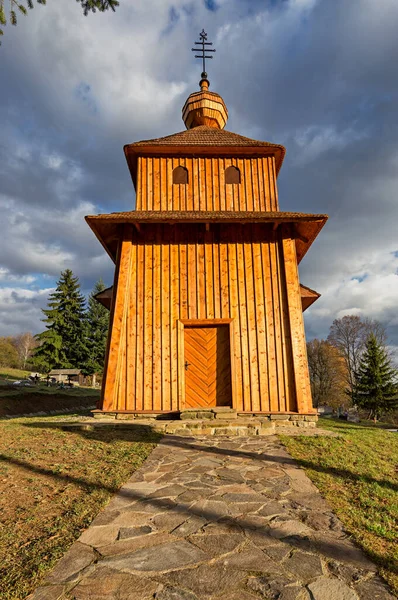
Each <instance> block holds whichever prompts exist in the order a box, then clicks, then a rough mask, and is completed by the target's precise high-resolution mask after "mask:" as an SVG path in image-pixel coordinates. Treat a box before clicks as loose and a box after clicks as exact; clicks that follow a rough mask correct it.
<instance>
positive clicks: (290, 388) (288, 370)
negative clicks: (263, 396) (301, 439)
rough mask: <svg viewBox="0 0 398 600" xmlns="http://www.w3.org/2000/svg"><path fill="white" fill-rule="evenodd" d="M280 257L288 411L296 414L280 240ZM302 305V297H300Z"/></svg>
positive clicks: (280, 241)
mask: <svg viewBox="0 0 398 600" xmlns="http://www.w3.org/2000/svg"><path fill="white" fill-rule="evenodd" d="M278 256H279V265H280V266H279V271H280V277H279V298H280V305H281V328H282V352H283V368H284V374H285V376H284V380H285V393H286V410H287V411H293V412H295V411H296V410H297V401H296V390H295V384H294V368H293V360H292V358H293V357H292V347H291V336H290V323H289V306H288V300H287V290H286V274H285V268H284V252H283V243H282V240H281V239H279V240H278ZM300 305H301V297H300Z"/></svg>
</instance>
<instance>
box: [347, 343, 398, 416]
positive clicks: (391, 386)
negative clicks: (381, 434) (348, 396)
mask: <svg viewBox="0 0 398 600" xmlns="http://www.w3.org/2000/svg"><path fill="white" fill-rule="evenodd" d="M396 376H397V372H396V370H395V369H394V368H393V367H392V365H391V360H390V358H389V357H388V355H387V352H386V350H385V348H384V347H383V345H382V344H381V343H380V342H378V341H377V339H376V337H375V335H374V334H371V335H370V336H369V339H368V341H367V343H366V348H365V352H364V353H363V356H362V359H361V361H360V364H359V368H358V371H357V373H356V385H355V388H354V401H355V403H356V404H357V405H358V406H359V407H362V408H365V409H367V410H369V418H371V417H373V419H374V420H375V421H376V420H377V419H379V418H380V415H381V414H382V413H385V412H388V411H390V410H393V409H394V408H396V407H397V406H398V396H397V394H398V386H397V381H396Z"/></svg>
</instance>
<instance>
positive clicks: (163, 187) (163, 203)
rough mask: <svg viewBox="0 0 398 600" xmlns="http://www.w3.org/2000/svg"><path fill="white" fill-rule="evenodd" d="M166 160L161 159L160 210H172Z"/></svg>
mask: <svg viewBox="0 0 398 600" xmlns="http://www.w3.org/2000/svg"><path fill="white" fill-rule="evenodd" d="M166 160H167V159H166V158H160V159H159V192H158V193H159V207H160V210H170V208H169V204H168V198H167V181H166Z"/></svg>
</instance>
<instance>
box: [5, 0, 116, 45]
mask: <svg viewBox="0 0 398 600" xmlns="http://www.w3.org/2000/svg"><path fill="white" fill-rule="evenodd" d="M4 1H5V0H0V25H6V24H7V16H6V11H5V9H4ZM76 1H77V2H79V3H80V4H81V7H82V9H83V14H84V15H85V16H87V15H88V13H89V12H93V13H95V12H97V10H98V11H99V12H105V11H106V10H109V9H110V10H112V11H113V12H115V10H116V7H117V6H119V2H118V0H76ZM36 2H37V4H46V3H47V0H36ZM33 7H34V3H33V0H9V10H10V12H9V14H10V17H9V19H10V23H11V25H17V23H18V18H17V15H18V14H23V15H27V14H28V11H27V8H30V9H32V8H33ZM3 33H4V32H3V30H2V29H1V27H0V35H3ZM0 46H1V42H0Z"/></svg>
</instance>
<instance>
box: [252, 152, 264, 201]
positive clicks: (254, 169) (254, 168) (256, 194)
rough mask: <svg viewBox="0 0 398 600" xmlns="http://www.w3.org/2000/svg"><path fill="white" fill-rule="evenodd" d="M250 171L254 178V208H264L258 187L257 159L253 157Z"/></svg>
mask: <svg viewBox="0 0 398 600" xmlns="http://www.w3.org/2000/svg"><path fill="white" fill-rule="evenodd" d="M250 173H251V179H252V190H253V210H262V208H261V201H260V194H259V189H258V173H257V159H256V158H252V159H251V160H250Z"/></svg>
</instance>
